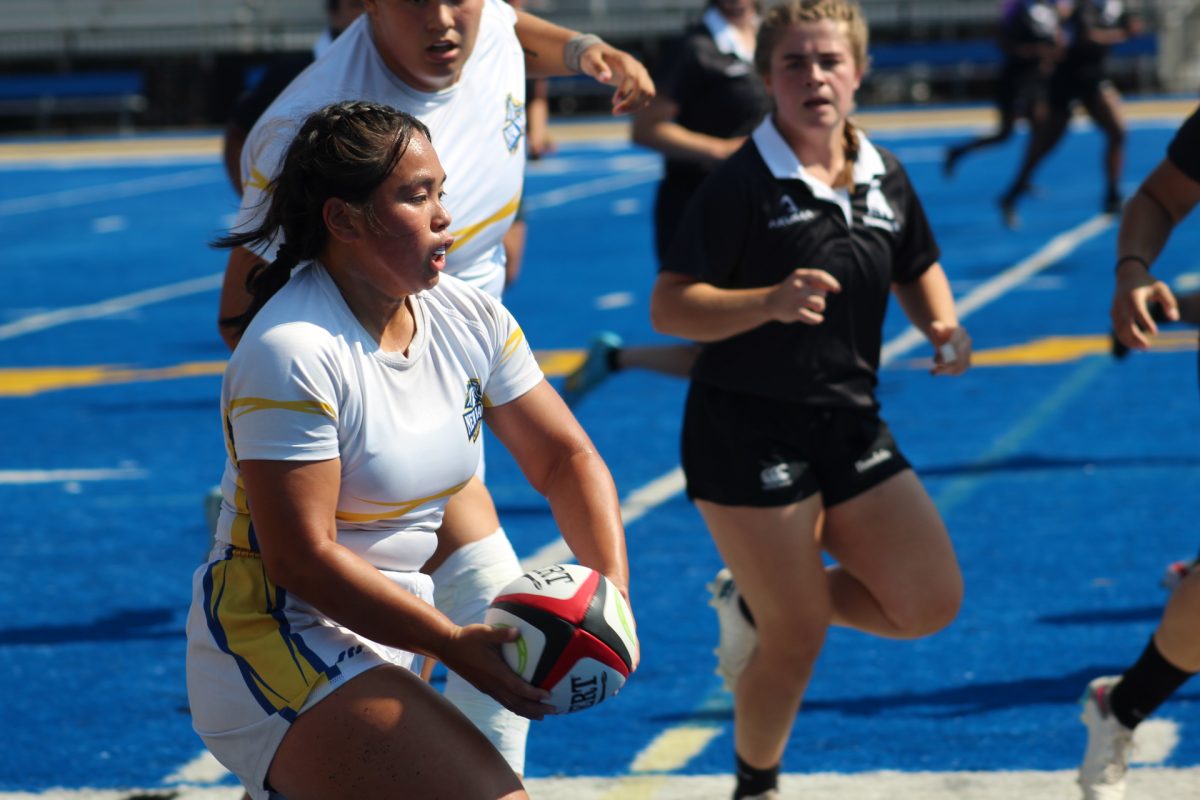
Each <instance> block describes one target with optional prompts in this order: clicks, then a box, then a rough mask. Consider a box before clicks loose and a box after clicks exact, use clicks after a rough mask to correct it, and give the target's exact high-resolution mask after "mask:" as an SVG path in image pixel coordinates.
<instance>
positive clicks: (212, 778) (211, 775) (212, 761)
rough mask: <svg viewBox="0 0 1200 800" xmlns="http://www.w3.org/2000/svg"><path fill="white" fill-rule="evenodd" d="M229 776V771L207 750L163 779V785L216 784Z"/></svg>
mask: <svg viewBox="0 0 1200 800" xmlns="http://www.w3.org/2000/svg"><path fill="white" fill-rule="evenodd" d="M228 775H229V770H227V769H225V767H224V766H222V765H221V762H220V761H217V759H216V757H215V756H213V754H212V753H210V752H208V751H207V750H201V751H200V754H199V755H197V756H196V757H195V758H193V759H192V760H191V761H189V762H188V763H186V764H184V765H183V766H182V767H180V768H179V769H178V770H176V771H175V772H172V773H171V774H170V775H168V776H167V777H166V778H164V779H163V783H216V782H217V781H220V780H222V779H224V778H225V777H226V776H228Z"/></svg>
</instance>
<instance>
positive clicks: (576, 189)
mask: <svg viewBox="0 0 1200 800" xmlns="http://www.w3.org/2000/svg"><path fill="white" fill-rule="evenodd" d="M204 172H206V170H197V171H196V172H195V173H180V176H187V175H198V174H200V173H204ZM659 172H660V171H659V170H658V169H657V168H655V169H653V170H644V169H643V170H640V171H636V172H632V173H628V174H624V175H617V176H613V177H607V178H601V179H598V180H593V181H584V182H583V183H578V184H575V185H573V186H565V187H563V188H561V189H555V190H553V191H550V192H544V193H542V194H538V195H533V196H532V197H529V198H527V200H526V203H525V207H526V209H527V210H528V209H541V208H551V207H553V206H558V205H563V204H564V203H570V202H572V201H575V200H581V199H583V198H585V197H592V196H595V195H598V194H603V193H605V192H611V191H615V190H617V189H624V188H628V187H630V186H636V185H638V184H640V183H648V182H650V181H653V180H657V179H658V176H659ZM149 181H150V179H145V181H128V182H126V183H125V184H114V185H113V187H104V190H108V189H109V188H112V189H115V188H116V187H118V186H122V185H124V186H126V187H129V186H131V185H133V184H142V183H147V182H149ZM100 190H101V189H100V187H96V191H100ZM70 194H79V192H75V193H72V192H56V193H54V194H53V195H42V196H41V198H42V202H50V198H55V197H58V196H59V195H64V196H65V195H70ZM111 196H114V197H115V196H117V195H115V194H113V195H111ZM37 200H39V198H26V199H25V200H24V201H18V202H33V201H37ZM10 202H12V201H10ZM64 203H65V200H64ZM66 204H70V203H66ZM4 213H5V203H3V202H0V215H2V214H4ZM223 278H224V273H216V274H214V275H209V276H207V277H204V278H195V279H193V280H189V281H183V282H182V283H176V284H171V285H170V286H163V287H161V288H158V289H148V290H146V291H143V292H135V293H134V294H129V295H124V296H122V297H114V298H112V299H111V300H103V301H101V302H98V303H92V304H90V305H84V306H75V307H73V308H63V309H58V310H56V311H48V312H45V313H41V314H34V315H31V316H28V317H25V318H23V319H18V320H15V321H13V322H9V323H7V324H4V325H0V340H4V339H12V338H14V337H16V336H21V335H22V334H26V333H32V332H34V331H41V330H45V329H46V328H52V327H54V326H57V325H64V324H67V323H70V322H78V321H80V320H85V319H97V318H99V317H104V316H108V315H110V314H119V313H122V312H124V311H129V310H131V309H133V308H137V307H138V306H143V305H149V304H150V303H161V302H163V301H166V300H174V299H176V298H179V297H184V296H185V295H189V294H196V293H198V292H206V291H209V290H212V289H219V288H220V287H221V281H222V280H223Z"/></svg>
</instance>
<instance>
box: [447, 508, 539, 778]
mask: <svg viewBox="0 0 1200 800" xmlns="http://www.w3.org/2000/svg"><path fill="white" fill-rule="evenodd" d="M521 574H522V570H521V563H520V561H518V560H517V554H516V553H515V552H514V551H513V548H512V544H510V543H509V541H508V537H507V536H506V535H505V534H504V529H503V528H499V529H497V530H496V532H495V533H493V534H492V535H491V536H488V537H486V538H484V539H480V540H479V541H477V542H471V543H470V544H466V545H463V546H462V547H460V548H459V549H458V550H456V551H454V552H453V553H452V554H451V555H450V557H449V558H447V559H446V561H445V562H444V563H443V564H442V565H441V566H440V567H438V568H437V569H436V570H435V571H434V573H433V586H434V588H433V597H434V604H435V605H436V606H437V607H438V610H439V611H441V612H442V613H443V614H445V615H446V616H448V617H449V618H450V619H452V620H453V621H454V623H455V624H456V625H470V624H472V623H478V622H483V615H484V613H485V612H486V611H487V608H488V605H489V604H490V603H491V602H492V600H493V599H494V598H495V597H496V595H497V594H499V593H500V590H501V589H503V588H504V587H505V586H507V585H508V584H509V583H511V582H512V581H514V580H516V579H517V578H519V577H520V576H521ZM446 699H448V700H449V701H450V702H451V703H453V704H454V705H455V706H456V707H457V708H458V709H459V710H460V711H462V712H463V713H464V714H466V715H467V717H468V718H469V719H470V720H471V722H473V723H475V727H477V728H479V730H481V731H483V733H484V735H485V736H487V737H488V739H489V740H490V741H491V743H492V744H493V745H494V746H495V747H496V749H497V750H499V751H500V754H501V755H502V756H504V760H505V761H507V762H508V765H509V766H510V767H512V769H513V772H516V773H517V774H524V772H525V740H526V739H527V738H528V735H529V720H528V719H526V718H525V717H522V716H518V715H517V714H514V713H512V712H511V711H509V710H508V709H506V708H504V707H503V706H502V705H500V704H499V703H498V702H496V701H495V700H493V699H492V698H491V697H490V696H489V695H486V694H484V693H483V692H481V691H479V690H478V689H476V688H475V687H474V686H472V685H471V684H470V683H469V682H468V681H466V680H464V679H463V678H461V677H459V676H458V675H457V674H456V673H454V672H449V673H448V674H447V676H446Z"/></svg>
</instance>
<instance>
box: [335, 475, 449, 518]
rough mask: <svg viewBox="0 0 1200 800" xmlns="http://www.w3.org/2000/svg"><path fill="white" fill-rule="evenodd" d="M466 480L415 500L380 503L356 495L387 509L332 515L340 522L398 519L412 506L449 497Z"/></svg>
mask: <svg viewBox="0 0 1200 800" xmlns="http://www.w3.org/2000/svg"><path fill="white" fill-rule="evenodd" d="M468 482H469V481H463V482H462V483H460V484H458V485H457V486H451V487H450V488H449V489H446V490H445V491H441V492H438V493H437V494H432V495H430V496H429V497H421V498H418V499H416V500H405V501H404V502H401V503H382V502H378V501H376V500H363V499H362V498H361V497H356V498H355V499H356V500H359V501H360V502H363V503H367V504H368V505H372V506H380V507H381V508H386V509H389V510H388V511H381V512H379V513H377V514H356V513H353V512H350V511H338V512H337V513H336V514H335V515H334V516H335V517H337V518H338V519H339V520H341V521H342V522H375V521H376V520H380V519H399V518H400V517H403V516H404V515H405V514H407V513H409V512H410V511H412V510H413V509H414V508H418V507H419V506H423V505H425V504H426V503H431V502H433V501H434V500H441V499H442V498H443V497H449V496H450V495H452V494H454V493H455V492H457V491H458V490H460V489H462V488H463V487H464V486H466V485H467V483H468Z"/></svg>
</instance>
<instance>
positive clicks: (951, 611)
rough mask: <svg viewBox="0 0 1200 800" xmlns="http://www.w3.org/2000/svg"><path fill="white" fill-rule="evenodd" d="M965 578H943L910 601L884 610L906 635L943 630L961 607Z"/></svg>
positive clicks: (899, 633)
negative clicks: (944, 579) (947, 579)
mask: <svg viewBox="0 0 1200 800" xmlns="http://www.w3.org/2000/svg"><path fill="white" fill-rule="evenodd" d="M962 599H963V589H962V581H961V580H957V581H944V582H942V583H941V584H939V585H937V586H934V587H932V588H931V589H929V590H927V591H925V592H923V593H922V594H920V595H916V594H915V593H914V594H913V595H911V596H910V597H909V598H908V602H903V603H898V604H894V605H892V606H891V607H889V608H886V609H885V610H884V611H885V613H886V614H887V617H888V619H889V620H890V621H891V623H892V624H893V625H895V627H896V635H897V636H898V637H900V638H903V639H920V638H922V637H925V636H930V635H932V634H935V633H937V632H938V631H940V630H942V629H943V628H945V627H946V626H948V625H949V624H950V623H951V622H953V621H954V619H955V617H957V616H958V612H959V609H960V608H961V607H962Z"/></svg>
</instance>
